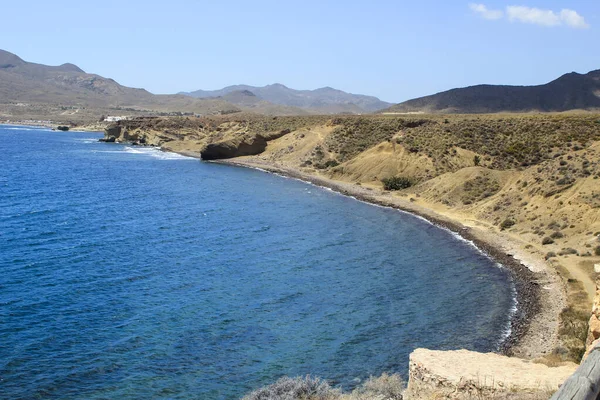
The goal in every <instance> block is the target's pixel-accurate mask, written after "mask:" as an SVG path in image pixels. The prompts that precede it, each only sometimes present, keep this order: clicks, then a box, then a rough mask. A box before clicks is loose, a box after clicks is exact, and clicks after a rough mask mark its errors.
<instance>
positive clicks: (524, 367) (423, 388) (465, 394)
mask: <svg viewBox="0 0 600 400" xmlns="http://www.w3.org/2000/svg"><path fill="white" fill-rule="evenodd" d="M576 369H577V365H576V364H574V363H568V364H567V365H564V366H561V367H553V368H551V367H548V366H546V365H543V364H536V363H534V362H531V361H528V360H522V359H519V358H511V357H506V356H502V355H499V354H494V353H487V354H485V353H477V352H473V351H468V350H455V351H435V350H426V349H417V350H415V351H414V352H412V353H411V355H410V366H409V380H408V388H407V392H406V398H407V399H432V398H435V399H479V398H482V399H487V398H509V397H510V396H511V395H514V394H519V395H520V398H527V396H528V395H531V396H532V397H534V396H539V395H540V394H541V395H547V396H546V397H545V398H548V397H550V394H551V393H553V392H555V391H556V390H558V388H559V386H560V385H561V384H562V383H563V382H564V381H565V380H566V379H567V378H568V377H569V376H570V375H571V374H573V372H575V370H576Z"/></svg>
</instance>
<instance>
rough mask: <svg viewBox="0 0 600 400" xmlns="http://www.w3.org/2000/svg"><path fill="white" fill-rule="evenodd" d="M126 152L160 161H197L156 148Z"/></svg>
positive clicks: (131, 149) (134, 149) (141, 148)
mask: <svg viewBox="0 0 600 400" xmlns="http://www.w3.org/2000/svg"><path fill="white" fill-rule="evenodd" d="M124 150H125V152H126V153H129V154H142V155H145V156H150V157H153V158H156V159H159V160H168V161H173V160H195V158H193V157H187V156H183V155H181V154H177V153H171V152H166V151H162V150H160V149H157V148H155V147H135V148H134V147H125V149H124Z"/></svg>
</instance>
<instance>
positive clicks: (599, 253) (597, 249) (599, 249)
mask: <svg viewBox="0 0 600 400" xmlns="http://www.w3.org/2000/svg"><path fill="white" fill-rule="evenodd" d="M594 254H595V255H597V256H600V246H596V248H595V249H594Z"/></svg>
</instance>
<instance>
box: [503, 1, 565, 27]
mask: <svg viewBox="0 0 600 400" xmlns="http://www.w3.org/2000/svg"><path fill="white" fill-rule="evenodd" d="M506 14H507V15H508V19H509V20H510V21H519V22H524V23H526V24H536V25H543V26H558V25H560V24H561V23H562V21H561V19H560V16H558V15H557V14H555V13H554V11H551V10H540V9H539V8H530V7H524V6H508V7H506Z"/></svg>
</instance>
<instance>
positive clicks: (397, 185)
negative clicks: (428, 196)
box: [381, 176, 414, 190]
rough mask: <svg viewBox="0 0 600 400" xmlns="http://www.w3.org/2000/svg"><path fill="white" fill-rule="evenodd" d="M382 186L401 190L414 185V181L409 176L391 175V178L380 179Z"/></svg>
mask: <svg viewBox="0 0 600 400" xmlns="http://www.w3.org/2000/svg"><path fill="white" fill-rule="evenodd" d="M381 183H383V188H384V189H385V190H402V189H407V188H409V187H411V186H412V185H414V181H413V180H412V179H411V178H407V177H405V176H393V177H391V178H384V179H382V180H381Z"/></svg>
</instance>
